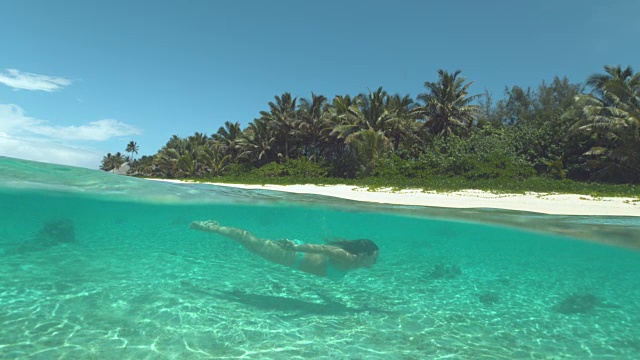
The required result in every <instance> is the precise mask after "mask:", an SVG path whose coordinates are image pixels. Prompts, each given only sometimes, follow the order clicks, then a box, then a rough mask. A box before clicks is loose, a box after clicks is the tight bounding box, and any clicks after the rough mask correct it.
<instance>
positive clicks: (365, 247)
mask: <svg viewBox="0 0 640 360" xmlns="http://www.w3.org/2000/svg"><path fill="white" fill-rule="evenodd" d="M328 244H329V245H332V246H336V247H339V248H341V249H343V250H344V251H346V252H348V253H351V254H353V255H363V254H365V255H373V253H374V252H376V251H378V245H376V244H375V243H374V242H373V241H371V240H369V239H358V240H345V239H338V240H335V241H329V242H328Z"/></svg>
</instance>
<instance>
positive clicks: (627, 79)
mask: <svg viewBox="0 0 640 360" xmlns="http://www.w3.org/2000/svg"><path fill="white" fill-rule="evenodd" d="M472 84H473V83H472V82H467V80H466V79H465V78H464V77H462V76H461V73H460V71H456V72H454V73H449V72H447V71H444V70H439V71H438V79H437V81H435V82H429V81H427V82H425V83H424V86H425V92H424V93H421V94H418V95H417V98H416V99H417V100H416V101H414V99H412V98H411V97H410V96H408V95H404V96H403V95H398V94H389V93H388V92H387V91H385V90H384V89H383V88H382V87H380V88H378V89H376V90H374V91H370V92H368V93H365V94H359V95H356V96H351V95H338V96H336V97H334V98H333V99H331V100H329V99H327V98H326V97H324V96H322V95H317V94H315V93H312V94H311V97H310V98H302V99H298V98H296V97H293V96H292V95H291V94H289V93H284V94H282V95H280V96H276V97H275V98H274V101H273V102H270V103H269V104H268V109H266V110H265V111H262V112H260V116H259V117H258V118H256V119H254V120H253V121H251V122H249V123H248V126H247V127H245V128H244V129H243V128H241V126H240V123H238V122H236V123H232V122H226V123H225V124H224V126H222V127H220V128H219V129H218V130H217V131H216V132H215V133H214V134H213V135H211V136H207V135H206V134H204V133H198V132H196V133H195V134H194V135H192V136H189V137H187V138H179V137H178V136H175V135H174V136H173V137H172V138H171V139H169V141H168V142H167V144H166V145H165V146H163V147H162V149H160V150H159V151H158V152H157V154H155V155H154V156H143V157H142V158H141V159H138V160H133V154H134V153H136V154H137V150H138V147H137V144H135V142H131V143H129V145H128V146H127V149H126V151H127V152H129V153H131V157H130V159H129V160H130V161H131V162H132V163H131V171H130V172H131V173H132V174H133V175H139V176H157V177H166V178H213V177H215V178H216V180H217V181H233V180H237V181H251V182H271V183H277V182H282V181H285V182H286V181H307V182H315V183H333V182H336V181H341V182H352V181H359V182H360V183H361V184H381V185H383V184H387V185H393V186H396V185H397V186H402V185H411V186H422V187H430V186H432V185H433V184H435V183H444V182H447V181H450V182H452V183H454V184H455V183H457V184H460V185H461V186H462V184H464V186H474V187H476V188H478V187H484V186H486V184H494V188H500V187H501V185H500V184H506V183H509V184H510V187H511V188H512V189H513V188H519V187H518V186H519V185H517V184H518V183H520V184H530V185H531V184H535V183H549V182H548V181H547V180H536V179H541V178H542V179H556V180H563V181H569V182H571V180H573V181H574V182H575V181H579V182H590V183H591V182H608V183H637V182H639V181H640V152H639V151H638V150H639V149H640V147H639V145H640V129H639V126H640V122H639V120H638V119H639V118H638V114H639V110H638V109H639V106H640V75H638V74H634V73H633V70H632V69H631V68H630V67H627V68H626V69H623V68H621V67H620V66H617V67H614V66H605V74H594V75H592V76H590V77H589V78H588V79H587V81H586V88H585V86H583V85H580V84H572V83H570V82H569V81H568V79H567V78H559V77H555V78H554V79H553V81H552V82H551V83H545V82H542V84H540V85H539V86H538V87H537V88H535V89H531V88H527V89H523V88H520V87H518V86H513V87H511V88H508V87H507V88H505V92H504V98H502V99H501V100H499V101H497V102H496V103H494V102H493V101H492V97H491V95H490V94H488V93H485V94H470V87H471V85H472ZM587 89H590V91H589V92H586V90H587ZM117 155H119V153H118V154H117ZM118 158H123V157H122V156H121V155H120V156H119V157H118ZM125 160H126V159H125ZM120 165H121V163H119V160H117V159H116V156H113V155H110V154H109V155H107V156H106V157H105V159H104V161H103V166H102V168H103V169H105V170H109V169H113V168H117V167H119V166H120ZM283 179H288V180H283ZM443 179H445V180H443ZM447 179H448V180H447ZM562 183H563V182H562V181H559V182H556V183H555V184H556V185H554V186H560V187H562V185H558V184H562ZM429 184H431V185H429ZM531 186H532V187H535V185H531ZM454 187H455V186H454ZM625 191H626V190H625Z"/></svg>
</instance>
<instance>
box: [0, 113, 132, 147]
mask: <svg viewBox="0 0 640 360" xmlns="http://www.w3.org/2000/svg"><path fill="white" fill-rule="evenodd" d="M0 132H4V133H7V134H17V133H24V132H27V133H31V134H37V135H42V136H45V137H47V138H51V139H55V140H82V141H105V140H109V139H110V138H112V137H118V136H128V135H138V134H140V130H139V129H137V128H136V127H134V126H131V125H128V124H125V123H123V122H120V121H118V120H113V119H103V120H98V121H92V122H90V123H88V124H86V125H79V126H75V125H71V126H53V125H49V123H48V121H45V120H38V119H34V118H31V117H28V116H26V115H25V112H24V110H23V109H22V108H21V107H19V106H17V105H14V104H8V105H7V104H0Z"/></svg>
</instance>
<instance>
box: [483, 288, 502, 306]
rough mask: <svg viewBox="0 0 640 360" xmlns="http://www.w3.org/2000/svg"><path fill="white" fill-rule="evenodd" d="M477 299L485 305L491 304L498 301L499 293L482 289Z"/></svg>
mask: <svg viewBox="0 0 640 360" xmlns="http://www.w3.org/2000/svg"><path fill="white" fill-rule="evenodd" d="M478 300H480V302H481V303H483V304H485V305H493V304H495V303H497V302H498V301H500V295H499V294H498V293H497V292H493V291H484V292H481V293H480V294H478Z"/></svg>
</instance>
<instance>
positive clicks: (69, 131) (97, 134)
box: [27, 119, 140, 141]
mask: <svg viewBox="0 0 640 360" xmlns="http://www.w3.org/2000/svg"><path fill="white" fill-rule="evenodd" d="M27 130H28V131H30V132H32V133H34V134H39V135H44V136H48V137H51V138H54V139H61V140H91V141H105V140H109V139H110V138H112V137H118V136H126V135H138V134H140V130H138V129H136V128H135V127H133V126H131V125H127V124H125V123H122V122H120V121H118V120H113V119H104V120H98V121H92V122H90V123H89V124H87V125H80V126H48V125H36V126H29V127H27Z"/></svg>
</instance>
